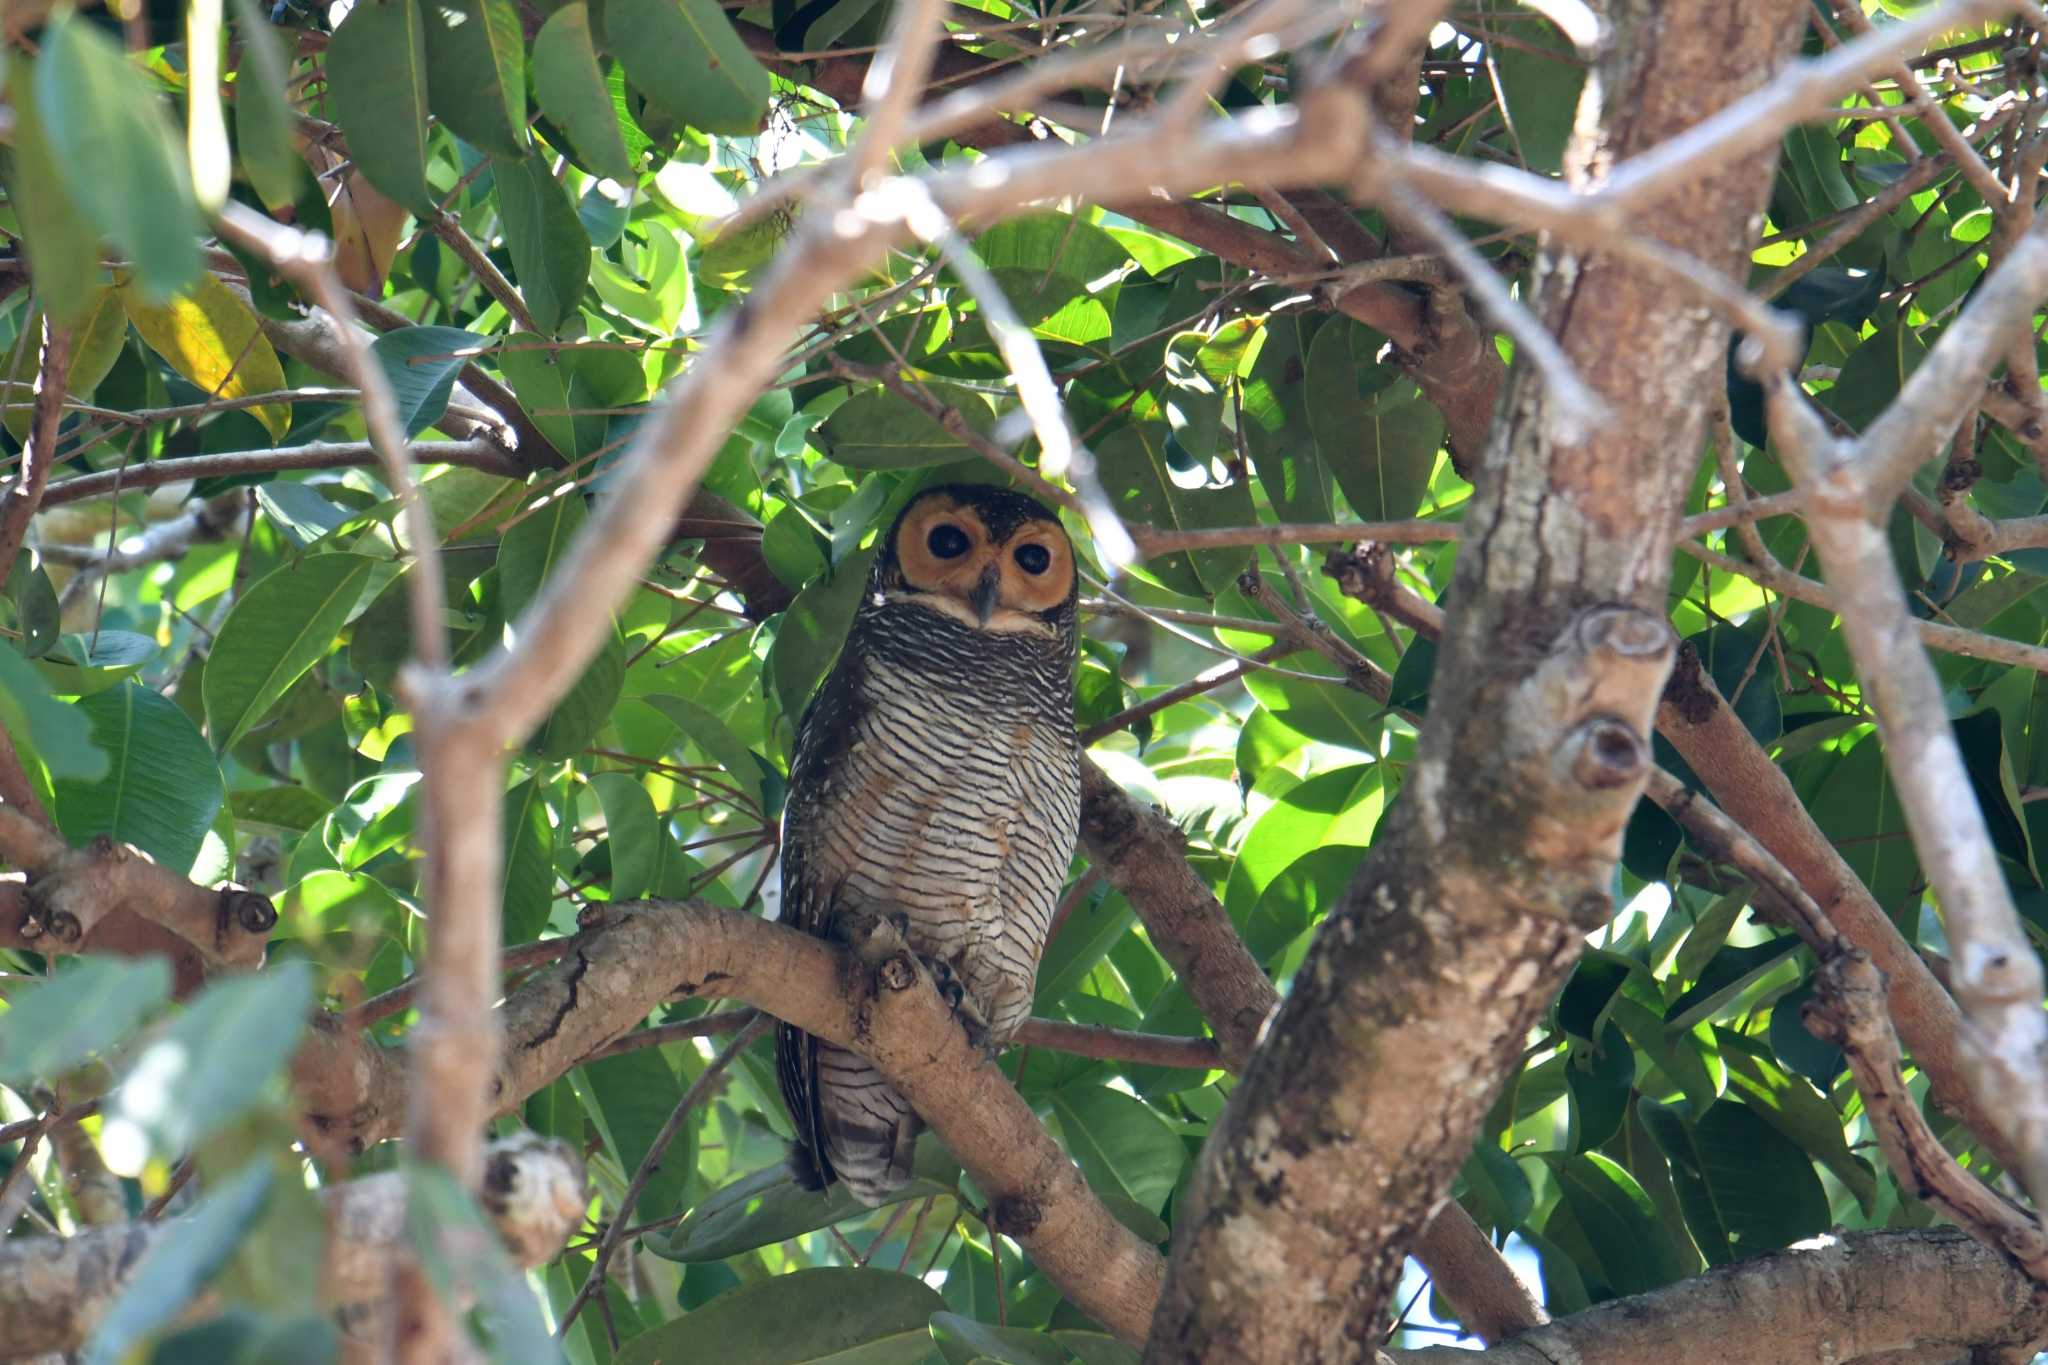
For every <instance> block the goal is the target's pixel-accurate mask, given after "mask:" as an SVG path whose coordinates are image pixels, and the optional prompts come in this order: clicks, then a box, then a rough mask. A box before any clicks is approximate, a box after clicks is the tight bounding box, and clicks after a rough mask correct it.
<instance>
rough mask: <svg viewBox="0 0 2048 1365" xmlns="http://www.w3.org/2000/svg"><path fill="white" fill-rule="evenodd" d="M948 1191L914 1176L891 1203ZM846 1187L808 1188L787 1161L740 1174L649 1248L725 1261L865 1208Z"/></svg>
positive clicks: (694, 1259) (669, 1255) (675, 1256)
mask: <svg viewBox="0 0 2048 1365" xmlns="http://www.w3.org/2000/svg"><path fill="white" fill-rule="evenodd" d="M949 1193H951V1191H950V1190H948V1189H946V1188H945V1187H943V1186H940V1185H935V1184H933V1183H932V1182H931V1181H928V1180H913V1181H911V1182H910V1183H909V1184H908V1185H905V1186H903V1187H902V1188H901V1189H897V1190H892V1191H891V1192H890V1194H889V1203H890V1204H902V1203H907V1202H909V1201H910V1200H913V1199H924V1198H927V1197H929V1196H931V1195H935V1194H949ZM866 1209H867V1206H866V1205H865V1204H862V1203H861V1202H860V1201H859V1200H857V1199H855V1198H854V1197H853V1196H852V1195H851V1194H849V1193H848V1192H847V1189H846V1187H845V1186H844V1185H841V1184H834V1185H833V1186H832V1187H831V1188H830V1189H829V1190H806V1189H804V1188H802V1187H801V1186H799V1185H798V1184H797V1183H796V1181H795V1180H794V1179H792V1178H791V1176H790V1173H789V1166H788V1164H787V1163H778V1164H776V1165H774V1166H770V1167H767V1168H766V1169H764V1170H759V1171H755V1172H753V1173H751V1174H749V1175H745V1176H742V1177H740V1178H739V1179H738V1180H735V1181H733V1182H732V1183H731V1184H729V1185H727V1186H725V1187H724V1188H722V1189H720V1190H718V1191H716V1192H714V1193H713V1194H711V1195H709V1196H707V1197H705V1198H704V1199H702V1200H700V1201H698V1203H697V1206H696V1207H695V1208H694V1209H692V1210H690V1216H689V1217H688V1218H685V1219H684V1220H683V1221H682V1223H681V1225H680V1226H678V1227H677V1228H676V1230H675V1231H674V1232H672V1233H669V1234H668V1235H667V1236H666V1237H664V1236H662V1235H661V1234H659V1233H657V1234H654V1235H652V1236H650V1237H649V1238H648V1239H647V1247H648V1250H650V1251H652V1252H653V1253H654V1254H655V1255H657V1256H661V1257H665V1258H666V1259H668V1260H671V1261H686V1262H691V1263H703V1262H707V1261H723V1260H726V1259H727V1258H729V1257H733V1256H738V1255H740V1254H741V1253H742V1252H747V1251H752V1250H754V1249H755V1248H756V1247H765V1246H773V1245H775V1244H776V1243H778V1242H786V1241H788V1240H789V1239H790V1238H792V1237H801V1236H803V1234H805V1233H807V1232H815V1231H817V1230H818V1229H819V1228H828V1227H831V1226H833V1225H834V1224H835V1223H841V1222H844V1221H845V1220H847V1219H848V1218H852V1217H855V1216H857V1215H859V1214H862V1213H864V1212H865V1211H866Z"/></svg>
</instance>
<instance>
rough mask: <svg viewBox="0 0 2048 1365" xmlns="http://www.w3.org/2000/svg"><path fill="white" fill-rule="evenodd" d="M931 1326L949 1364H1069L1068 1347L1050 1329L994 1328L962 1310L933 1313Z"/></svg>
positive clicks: (933, 1338) (933, 1335)
mask: <svg viewBox="0 0 2048 1365" xmlns="http://www.w3.org/2000/svg"><path fill="white" fill-rule="evenodd" d="M948 1278H949V1280H950V1278H951V1277H950V1276H949V1277H948ZM931 1327H932V1340H934V1341H936V1342H938V1344H939V1354H941V1355H943V1356H944V1357H945V1358H946V1362H947V1365H974V1362H975V1361H977V1360H992V1361H1000V1362H1003V1365H1067V1362H1068V1359H1069V1357H1068V1355H1067V1351H1066V1348H1065V1347H1063V1346H1061V1345H1060V1344H1059V1343H1058V1342H1057V1341H1055V1340H1053V1338H1052V1336H1051V1334H1050V1333H1047V1332H1032V1331H1027V1330H1026V1329H1024V1328H1022V1327H991V1326H989V1325H988V1324H987V1323H983V1322H976V1321H975V1320H974V1319H973V1318H970V1317H963V1316H961V1315H960V1314H958V1313H934V1314H932V1323H931Z"/></svg>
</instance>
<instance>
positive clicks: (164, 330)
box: [121, 275, 292, 440]
mask: <svg viewBox="0 0 2048 1365" xmlns="http://www.w3.org/2000/svg"><path fill="white" fill-rule="evenodd" d="M121 302H122V303H123V304H125V305H126V306H127V309H128V320H129V321H130V322H132V323H134V324H135V330H136V331H137V332H139V333H141V334H142V339H143V340H144V341H146V342H148V343H149V346H150V349H151V350H153V351H155V352H156V353H157V354H158V355H160V356H162V357H163V358H164V359H165V360H168V361H169V362H170V363H171V368H172V369H174V370H176V371H177V372H178V373H179V374H181V375H183V376H185V378H187V379H189V380H191V381H192V383H194V384H195V385H197V386H198V387H199V388H201V389H203V390H205V391H206V392H207V393H208V394H211V395H212V396H214V397H216V398H241V397H245V396H247V395H249V394H258V393H275V392H277V391H278V390H279V389H282V388H283V387H284V366H282V365H280V364H279V363H278V359H277V352H276V351H274V350H272V349H271V348H270V341H269V339H268V338H267V337H265V336H264V335H263V331H262V328H261V327H260V326H259V325H258V324H257V321H256V314H254V313H253V312H251V311H250V310H249V305H248V304H246V303H243V302H242V300H241V299H240V298H238V297H236V295H235V293H234V291H233V290H231V289H229V288H228V287H227V286H226V285H224V284H222V283H221V282H220V280H219V279H218V278H216V277H215V276H213V275H203V276H201V277H200V280H199V285H198V287H197V288H196V289H194V290H192V292H191V293H189V294H183V295H180V296H179V297H177V298H174V299H172V300H171V301H170V302H169V303H166V304H164V305H162V306H160V307H159V306H156V305H152V304H150V303H148V302H146V301H145V300H144V299H143V297H142V294H141V292H140V291H139V290H137V289H135V288H134V287H133V286H130V285H126V284H124V285H123V286H122V287H121ZM249 413H250V415H251V416H253V417H254V418H255V419H256V420H257V421H259V422H261V423H262V424H263V426H264V429H265V430H266V431H268V432H269V433H270V435H271V438H272V439H273V440H283V439H284V434H285V432H286V431H288V430H289V429H290V428H291V424H292V410H291V405H290V404H288V403H265V404H263V405H262V406H261V407H255V408H251V409H249Z"/></svg>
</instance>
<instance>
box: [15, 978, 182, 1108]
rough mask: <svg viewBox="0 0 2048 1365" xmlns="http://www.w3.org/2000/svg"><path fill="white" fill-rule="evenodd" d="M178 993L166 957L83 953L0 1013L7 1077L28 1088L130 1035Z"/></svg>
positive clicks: (28, 988) (17, 995)
mask: <svg viewBox="0 0 2048 1365" xmlns="http://www.w3.org/2000/svg"><path fill="white" fill-rule="evenodd" d="M170 995H171V969H170V966H169V964H168V963H166V962H165V961H164V960H163V959H161V958H136V959H127V958H111V957H84V958H78V959H76V960H74V961H72V962H70V963H69V964H68V965H66V966H65V967H64V968H63V969H62V970H60V971H59V972H58V973H57V974H56V975H55V976H53V977H49V978H47V979H45V980H41V981H35V982H32V983H30V984H29V985H27V986H24V987H22V988H21V989H19V990H17V991H14V992H12V993H11V994H10V995H9V997H8V1002H7V1012H6V1013H5V1014H0V1019H4V1020H5V1021H6V1028H5V1029H4V1030H0V1084H4V1085H9V1086H12V1087H14V1088H15V1089H17V1090H23V1091H24V1093H25V1092H26V1082H28V1081H31V1080H43V1081H54V1080H56V1079H57V1078H58V1077H59V1076H61V1075H62V1074H63V1073H64V1072H66V1071H68V1070H70V1069H71V1068H72V1067H75V1066H77V1065H78V1064H79V1063H80V1062H83V1061H85V1060H86V1059H87V1058H88V1057H91V1056H93V1055H94V1054H96V1053H101V1052H105V1051H106V1050H107V1049H108V1048H110V1047H112V1046H113V1045H114V1044H116V1043H118V1042H120V1041H121V1040H123V1039H124V1038H126V1037H127V1036H128V1035H129V1034H131V1033H133V1032H134V1031H135V1029H136V1028H137V1027H138V1026H140V1025H141V1023H142V1021H143V1020H144V1019H147V1018H148V1017H149V1015H150V1013H151V1012H152V1011H153V1010H155V1009H156V1007H157V1006H159V1005H161V1004H163V1002H164V1001H166V1000H168V999H169V998H170Z"/></svg>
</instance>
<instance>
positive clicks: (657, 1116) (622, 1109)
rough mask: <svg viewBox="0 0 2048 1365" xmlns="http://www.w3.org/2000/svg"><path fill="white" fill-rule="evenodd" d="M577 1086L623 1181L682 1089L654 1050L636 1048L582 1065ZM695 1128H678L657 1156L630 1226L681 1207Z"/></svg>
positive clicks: (691, 1172) (692, 1165)
mask: <svg viewBox="0 0 2048 1365" xmlns="http://www.w3.org/2000/svg"><path fill="white" fill-rule="evenodd" d="M582 1070H583V1075H582V1078H581V1079H582V1085H583V1086H586V1087H588V1103H587V1106H586V1108H587V1111H588V1113H589V1115H590V1117H591V1119H592V1120H593V1121H594V1122H595V1123H596V1124H597V1126H598V1130H599V1131H600V1132H601V1133H602V1134H603V1135H604V1139H605V1143H606V1145H607V1146H608V1147H610V1149H611V1153H612V1157H613V1158H614V1159H615V1160H616V1161H617V1162H618V1163H619V1169H620V1170H621V1171H624V1172H625V1173H626V1176H627V1178H628V1179H631V1178H632V1176H633V1174H634V1173H635V1172H636V1171H638V1170H639V1169H640V1163H641V1162H642V1161H644V1160H645V1159H646V1157H647V1153H648V1151H649V1150H650V1149H651V1148H652V1146H653V1143H654V1139H655V1137H656V1135H657V1134H659V1133H660V1132H661V1128H662V1125H663V1124H665V1123H666V1122H667V1121H668V1116H669V1114H670V1112H671V1111H673V1110H674V1109H675V1107H676V1100H677V1099H678V1098H679V1097H680V1096H681V1095H682V1092H683V1089H684V1087H683V1086H682V1085H681V1084H679V1083H678V1082H677V1080H676V1073H675V1071H674V1069H673V1068H671V1067H670V1066H669V1064H668V1061H667V1059H666V1058H664V1057H663V1056H662V1055H661V1049H660V1048H653V1047H648V1048H641V1049H639V1050H638V1051H635V1052H622V1053H620V1054H619V1055H618V1056H616V1057H606V1058H603V1059H601V1060H599V1061H595V1062H589V1063H586V1064H585V1065H584V1067H583V1069H582ZM696 1131H697V1130H696V1127H695V1126H694V1125H692V1124H687V1123H686V1124H684V1125H683V1126H682V1127H681V1128H679V1129H678V1130H677V1131H676V1134H675V1138H674V1140H673V1141H671V1142H670V1143H669V1145H668V1149H667V1150H666V1151H665V1152H664V1153H663V1154H662V1157H661V1162H660V1164H659V1166H657V1167H656V1169H655V1173H654V1175H653V1177H652V1178H651V1179H649V1181H648V1182H647V1187H646V1189H644V1190H642V1191H641V1192H640V1202H639V1203H638V1204H637V1205H635V1206H634V1208H633V1209H632V1211H631V1216H632V1219H633V1221H634V1222H636V1223H649V1222H653V1221H654V1220H655V1219H657V1218H669V1217H672V1216H674V1215H675V1214H676V1213H678V1212H680V1211H681V1210H682V1209H683V1208H684V1207H686V1205H685V1203H684V1198H685V1196H686V1194H687V1193H688V1191H689V1186H690V1181H691V1179H692V1177H693V1176H695V1174H696V1172H697V1142H696Z"/></svg>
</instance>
